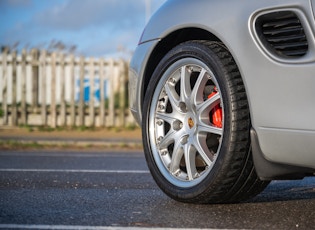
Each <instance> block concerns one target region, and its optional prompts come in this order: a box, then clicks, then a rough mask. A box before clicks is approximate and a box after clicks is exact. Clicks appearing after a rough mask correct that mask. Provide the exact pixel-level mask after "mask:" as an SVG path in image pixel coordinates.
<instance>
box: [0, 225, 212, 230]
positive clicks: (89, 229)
mask: <svg viewBox="0 0 315 230" xmlns="http://www.w3.org/2000/svg"><path fill="white" fill-rule="evenodd" d="M0 229H57V230H58V229H64V230H72V229H75V230H83V229H84V230H136V229H140V230H180V229H181V230H200V229H202V228H153V227H152V228H147V227H114V226H112V227H109V226H108V227H106V226H80V225H33V224H30V225H26V224H0ZM207 229H208V230H214V229H213V228H207Z"/></svg>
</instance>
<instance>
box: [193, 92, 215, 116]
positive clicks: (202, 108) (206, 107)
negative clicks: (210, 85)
mask: <svg viewBox="0 0 315 230" xmlns="http://www.w3.org/2000/svg"><path fill="white" fill-rule="evenodd" d="M220 100H221V96H220V94H219V93H216V94H215V95H213V96H212V97H211V98H209V99H207V100H206V101H204V102H202V103H201V104H198V105H197V111H198V114H202V113H209V112H210V111H211V109H213V108H214V106H215V105H217V104H219V103H220Z"/></svg>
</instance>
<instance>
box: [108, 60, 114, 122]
mask: <svg viewBox="0 0 315 230" xmlns="http://www.w3.org/2000/svg"><path fill="white" fill-rule="evenodd" d="M114 65H115V63H114V60H113V59H110V60H109V90H110V91H109V92H110V93H109V94H110V95H109V102H108V103H109V105H108V109H109V112H108V113H109V116H108V117H109V122H108V124H109V126H111V127H112V126H114V124H115V88H114Z"/></svg>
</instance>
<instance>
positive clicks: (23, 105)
mask: <svg viewBox="0 0 315 230" xmlns="http://www.w3.org/2000/svg"><path fill="white" fill-rule="evenodd" d="M21 65H22V76H21V84H22V94H21V123H22V124H23V125H26V124H27V106H26V50H25V49H23V50H22V60H21Z"/></svg>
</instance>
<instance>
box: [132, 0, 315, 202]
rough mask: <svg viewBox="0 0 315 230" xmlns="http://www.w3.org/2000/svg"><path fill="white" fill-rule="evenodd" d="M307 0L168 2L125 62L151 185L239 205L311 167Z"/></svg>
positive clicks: (183, 196)
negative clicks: (141, 132) (151, 177)
mask: <svg viewBox="0 0 315 230" xmlns="http://www.w3.org/2000/svg"><path fill="white" fill-rule="evenodd" d="M314 11H315V0H299V1H297V0H277V1H274V0H261V1H252V0H240V1H235V0H223V1H215V0H194V1H192V0H168V1H166V2H165V4H164V5H163V6H162V7H161V8H160V9H159V10H158V11H157V12H156V13H155V15H154V16H153V17H152V18H151V20H150V21H149V23H148V25H147V26H146V28H145V30H144V32H143V34H142V36H141V39H140V41H139V45H138V47H137V49H136V51H135V53H134V56H133V58H132V61H131V63H130V72H129V74H130V75H129V77H130V82H129V96H130V108H131V111H132V113H133V115H134V117H135V118H136V120H137V121H138V122H139V124H140V125H141V126H142V130H143V144H144V152H145V157H146V160H147V164H148V167H149V169H150V171H151V174H152V175H153V177H154V179H155V181H156V183H157V184H158V185H159V187H160V188H161V189H162V190H163V191H164V192H165V193H166V194H167V195H169V196H170V197H172V198H173V199H175V200H178V201H183V202H190V203H227V202H239V201H243V200H245V199H248V198H250V197H253V196H255V195H257V194H258V193H259V192H261V191H262V190H263V189H264V188H265V187H266V186H267V185H268V183H269V182H270V180H273V179H299V178H303V177H304V176H314V172H315V36H314V34H315V19H314Z"/></svg>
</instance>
